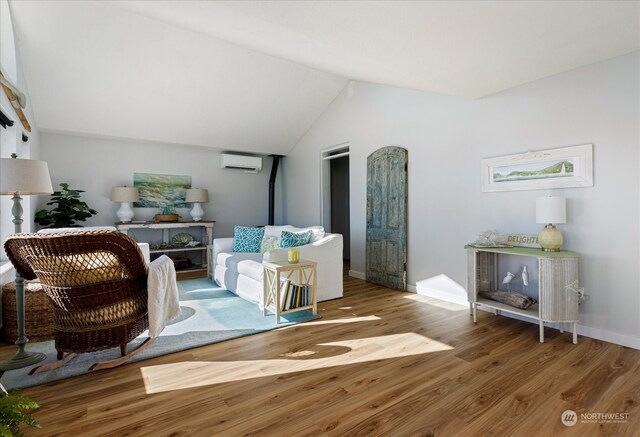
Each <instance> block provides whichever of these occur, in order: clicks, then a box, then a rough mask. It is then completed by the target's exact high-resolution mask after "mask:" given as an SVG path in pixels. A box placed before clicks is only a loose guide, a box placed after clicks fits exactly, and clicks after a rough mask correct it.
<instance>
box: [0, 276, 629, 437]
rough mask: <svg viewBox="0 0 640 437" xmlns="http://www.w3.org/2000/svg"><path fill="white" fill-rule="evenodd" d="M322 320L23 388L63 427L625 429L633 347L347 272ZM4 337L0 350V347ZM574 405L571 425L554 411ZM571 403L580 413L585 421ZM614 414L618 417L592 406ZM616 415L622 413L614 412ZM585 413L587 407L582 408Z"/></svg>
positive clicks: (52, 427)
mask: <svg viewBox="0 0 640 437" xmlns="http://www.w3.org/2000/svg"><path fill="white" fill-rule="evenodd" d="M318 308H319V311H320V314H321V315H322V319H320V320H318V321H314V322H310V323H304V324H300V325H296V326H292V327H288V328H283V329H279V330H274V331H270V332H267V333H263V334H258V335H254V336H250V337H244V338H239V339H235V340H231V341H228V342H223V343H218V344H214V345H210V346H206V347H202V348H198V349H192V350H189V351H184V352H180V353H176V354H173V355H168V356H163V357H159V358H156V359H152V360H147V361H142V362H138V363H132V364H127V365H124V366H122V367H119V368H116V369H111V370H106V371H99V372H96V373H94V374H91V375H85V376H82V377H76V378H72V379H68V380H64V381H59V382H55V383H51V384H48V385H43V386H37V387H32V388H29V389H25V390H23V394H25V395H27V396H30V397H32V398H34V399H35V400H36V401H38V402H39V403H40V405H41V408H40V409H39V410H37V411H36V412H35V413H34V416H35V417H36V418H37V419H38V420H39V421H40V423H41V424H42V429H40V430H31V429H25V431H27V435H34V436H39V435H65V436H80V435H87V436H146V435H153V436H183V435H185V436H187V435H188V436H214V435H220V436H236V435H267V436H297V435H319V436H324V435H326V436H354V435H381V436H405V435H407V436H409V435H410V436H415V435H421V436H429V435H442V436H457V435H460V436H485V435H494V436H509V435H514V436H534V435H539V436H552V435H563V436H564V435H568V436H578V435H579V436H591V435H607V436H614V435H615V436H626V435H628V436H637V435H639V434H640V351H638V350H635V349H629V348H624V347H621V346H617V345H613V344H609V343H605V342H602V341H596V340H591V339H588V338H586V337H580V338H579V343H578V344H577V345H573V344H572V343H571V334H569V333H564V334H560V333H559V332H558V331H556V330H552V329H546V332H545V333H546V342H545V343H544V344H541V343H539V342H538V335H537V333H538V331H537V330H538V328H537V325H535V324H529V323H526V322H521V321H517V320H513V319H509V318H506V317H496V316H494V315H492V314H490V313H485V312H479V321H478V324H477V325H474V324H473V323H472V321H471V318H470V316H469V311H468V308H465V307H460V306H456V305H452V304H447V303H444V302H441V301H438V300H435V299H430V298H426V297H423V296H418V295H415V294H412V293H401V292H397V291H392V290H388V289H385V288H383V287H379V286H375V285H371V284H368V283H366V282H364V281H361V280H358V279H354V278H349V277H346V278H345V297H344V298H343V299H339V300H334V301H330V302H322V303H320V304H319V305H318ZM13 351H14V348H13V347H9V346H4V347H2V348H1V349H0V355H2V358H4V357H8V356H10V355H11V354H12V353H13ZM565 410H575V411H576V413H577V414H578V417H577V422H578V423H577V424H576V425H575V426H573V427H566V426H565V425H563V424H562V422H561V420H560V417H561V413H562V412H564V411H565ZM581 413H587V414H592V416H591V417H592V420H595V423H586V422H584V420H582V419H581V418H580V414H581ZM596 413H609V414H613V413H621V415H620V416H618V417H619V418H622V419H623V422H622V423H613V422H611V423H597V422H598V420H597V418H596V417H595V416H593V414H596ZM625 417H626V419H625ZM585 420H586V419H585Z"/></svg>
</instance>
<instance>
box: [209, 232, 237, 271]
mask: <svg viewBox="0 0 640 437" xmlns="http://www.w3.org/2000/svg"><path fill="white" fill-rule="evenodd" d="M232 248H233V237H228V238H215V239H214V240H213V248H212V254H211V256H213V259H212V260H211V265H213V266H215V265H216V264H217V260H218V254H219V253H222V252H231V249H232Z"/></svg>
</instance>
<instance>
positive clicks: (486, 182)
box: [481, 144, 593, 192]
mask: <svg viewBox="0 0 640 437" xmlns="http://www.w3.org/2000/svg"><path fill="white" fill-rule="evenodd" d="M481 167H482V191H484V192H491V191H517V190H542V189H548V188H573V187H592V186H593V144H582V145H580V146H571V147H561V148H558V149H548V150H539V151H536V152H526V153H520V154H518V155H507V156H500V157H496V158H485V159H483V160H482V161H481Z"/></svg>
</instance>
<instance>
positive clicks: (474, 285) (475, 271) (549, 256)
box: [465, 245, 579, 343]
mask: <svg viewBox="0 0 640 437" xmlns="http://www.w3.org/2000/svg"><path fill="white" fill-rule="evenodd" d="M465 249H467V256H468V258H467V293H468V299H469V305H470V310H471V313H472V315H473V321H474V322H476V321H477V309H478V306H481V307H486V308H490V309H492V310H494V311H495V312H496V314H498V313H500V312H505V313H511V314H517V315H520V316H524V317H528V318H531V319H534V320H536V321H538V323H539V325H540V342H541V343H542V342H544V323H545V322H549V323H559V324H560V330H561V332H562V331H563V329H562V324H563V323H571V324H572V325H573V343H577V342H578V334H577V323H578V319H579V314H578V303H579V297H578V293H577V289H578V254H577V253H575V252H569V251H560V252H543V251H542V250H540V249H531V248H524V247H513V248H496V247H474V246H470V245H469V246H465ZM504 255H510V256H517V257H529V258H535V259H536V260H537V266H536V267H537V273H538V274H537V276H538V277H537V283H538V296H537V300H538V303H537V304H535V305H533V306H531V307H529V308H527V309H520V308H516V307H513V306H510V305H507V304H504V303H501V302H497V301H495V300H491V299H488V298H485V297H483V296H481V293H483V292H491V291H496V290H499V288H500V285H501V282H499V281H500V275H499V273H498V271H499V263H500V258H501V257H502V256H504Z"/></svg>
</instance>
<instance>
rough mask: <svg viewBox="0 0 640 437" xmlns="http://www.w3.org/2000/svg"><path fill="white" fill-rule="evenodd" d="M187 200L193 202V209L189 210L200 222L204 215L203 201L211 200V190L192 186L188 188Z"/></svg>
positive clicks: (195, 220) (194, 218)
mask: <svg viewBox="0 0 640 437" xmlns="http://www.w3.org/2000/svg"><path fill="white" fill-rule="evenodd" d="M185 202H187V203H193V209H191V211H190V212H189V213H190V214H191V217H193V221H194V222H199V221H201V220H202V217H204V210H203V209H202V206H201V205H200V204H201V203H207V202H209V191H208V190H206V189H204V188H190V189H188V190H187V195H186V198H185Z"/></svg>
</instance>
